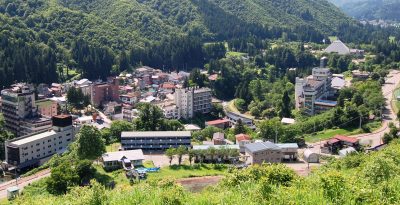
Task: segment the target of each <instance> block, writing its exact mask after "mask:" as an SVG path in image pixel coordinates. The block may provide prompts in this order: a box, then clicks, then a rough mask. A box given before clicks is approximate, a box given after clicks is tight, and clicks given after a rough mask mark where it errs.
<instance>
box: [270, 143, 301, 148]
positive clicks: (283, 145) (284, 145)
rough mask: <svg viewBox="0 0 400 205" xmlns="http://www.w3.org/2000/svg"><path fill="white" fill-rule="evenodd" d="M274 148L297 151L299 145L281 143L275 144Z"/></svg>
mask: <svg viewBox="0 0 400 205" xmlns="http://www.w3.org/2000/svg"><path fill="white" fill-rule="evenodd" d="M275 145H276V146H278V147H280V148H282V149H284V148H295V149H298V148H299V145H298V144H297V143H282V144H278V143H277V144H275Z"/></svg>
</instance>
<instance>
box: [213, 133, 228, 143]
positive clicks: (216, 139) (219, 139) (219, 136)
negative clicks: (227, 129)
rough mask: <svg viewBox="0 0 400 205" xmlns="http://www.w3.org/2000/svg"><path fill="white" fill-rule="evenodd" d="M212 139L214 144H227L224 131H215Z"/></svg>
mask: <svg viewBox="0 0 400 205" xmlns="http://www.w3.org/2000/svg"><path fill="white" fill-rule="evenodd" d="M212 141H213V144H214V145H225V144H226V141H225V135H224V133H222V132H217V133H214V134H213V139H212Z"/></svg>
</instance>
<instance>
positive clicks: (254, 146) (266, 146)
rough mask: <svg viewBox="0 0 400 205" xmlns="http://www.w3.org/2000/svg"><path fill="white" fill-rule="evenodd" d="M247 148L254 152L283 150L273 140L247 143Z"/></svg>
mask: <svg viewBox="0 0 400 205" xmlns="http://www.w3.org/2000/svg"><path fill="white" fill-rule="evenodd" d="M244 147H245V148H246V150H248V151H250V152H252V153H254V152H259V151H263V150H281V148H280V147H279V146H277V145H276V144H274V143H272V142H268V141H267V142H257V143H251V144H246V145H244Z"/></svg>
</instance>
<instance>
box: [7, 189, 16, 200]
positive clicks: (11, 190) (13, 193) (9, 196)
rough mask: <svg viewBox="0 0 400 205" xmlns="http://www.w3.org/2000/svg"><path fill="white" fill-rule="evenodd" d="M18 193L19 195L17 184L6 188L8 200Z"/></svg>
mask: <svg viewBox="0 0 400 205" xmlns="http://www.w3.org/2000/svg"><path fill="white" fill-rule="evenodd" d="M18 195H19V188H18V187H17V186H12V187H9V188H7V198H8V200H11V199H15V198H16V197H17V196H18Z"/></svg>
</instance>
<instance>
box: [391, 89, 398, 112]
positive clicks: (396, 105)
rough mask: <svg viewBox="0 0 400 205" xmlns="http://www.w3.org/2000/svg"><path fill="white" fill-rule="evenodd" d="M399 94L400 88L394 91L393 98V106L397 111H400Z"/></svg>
mask: <svg viewBox="0 0 400 205" xmlns="http://www.w3.org/2000/svg"><path fill="white" fill-rule="evenodd" d="M399 95H400V88H397V89H396V90H395V91H394V92H393V100H392V108H393V110H394V112H395V113H397V112H399V110H400V101H398V100H397V96H399Z"/></svg>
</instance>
